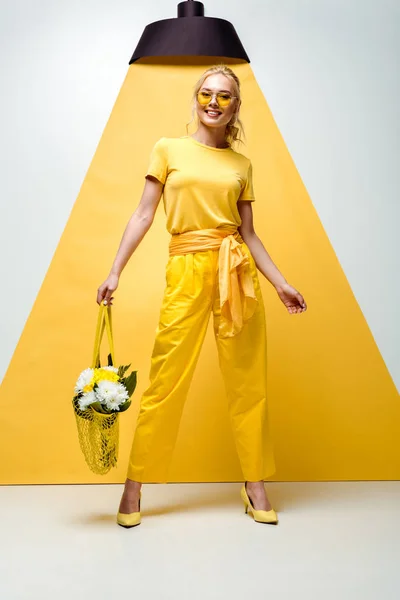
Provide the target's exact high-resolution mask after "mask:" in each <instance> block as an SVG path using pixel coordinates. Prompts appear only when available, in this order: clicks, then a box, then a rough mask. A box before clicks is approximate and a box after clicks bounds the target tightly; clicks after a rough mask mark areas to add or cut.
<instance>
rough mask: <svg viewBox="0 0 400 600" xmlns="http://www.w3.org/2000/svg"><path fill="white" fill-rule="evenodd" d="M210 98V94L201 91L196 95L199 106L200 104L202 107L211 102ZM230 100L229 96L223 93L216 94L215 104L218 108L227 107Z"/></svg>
mask: <svg viewBox="0 0 400 600" xmlns="http://www.w3.org/2000/svg"><path fill="white" fill-rule="evenodd" d="M211 98H212V96H211V94H210V92H205V91H201V92H199V93H198V94H197V100H198V102H199V104H202V105H203V106H205V105H206V104H208V103H209V102H211ZM231 100H232V97H231V96H230V94H225V93H223V92H218V93H217V102H218V104H219V106H229V104H230V102H231Z"/></svg>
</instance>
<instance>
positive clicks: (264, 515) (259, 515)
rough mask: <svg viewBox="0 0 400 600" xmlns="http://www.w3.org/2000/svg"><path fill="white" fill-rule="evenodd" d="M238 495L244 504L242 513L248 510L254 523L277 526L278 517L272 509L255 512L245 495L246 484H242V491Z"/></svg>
mask: <svg viewBox="0 0 400 600" xmlns="http://www.w3.org/2000/svg"><path fill="white" fill-rule="evenodd" d="M240 495H241V497H242V500H243V503H244V512H245V513H247V511H248V510H249V509H250V512H251V513H252V517H253V519H254V520H255V521H257V523H269V524H271V525H277V524H278V517H277V514H276V512H275V511H274V509H273V508H271V510H257V509H256V508H254V506H253V504H252V502H251V500H250V498H249V496H248V495H247V491H246V483H244V485H243V487H242V489H241V490H240Z"/></svg>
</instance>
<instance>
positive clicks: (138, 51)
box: [129, 0, 250, 64]
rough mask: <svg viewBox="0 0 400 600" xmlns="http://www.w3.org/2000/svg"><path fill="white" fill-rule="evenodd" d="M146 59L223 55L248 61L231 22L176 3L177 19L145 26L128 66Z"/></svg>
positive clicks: (189, 0)
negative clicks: (206, 15) (153, 57)
mask: <svg viewBox="0 0 400 600" xmlns="http://www.w3.org/2000/svg"><path fill="white" fill-rule="evenodd" d="M145 56H226V57H229V58H239V59H242V60H245V61H246V62H248V63H249V62H250V59H249V57H248V56H247V54H246V51H245V49H244V48H243V45H242V43H241V41H240V39H239V36H238V35H237V33H236V30H235V28H234V26H233V25H232V23H230V22H229V21H226V20H225V19H216V18H214V17H205V16H204V4H203V3H202V2H197V1H196V0H186V1H185V2H179V4H178V17H177V18H173V19H163V20H161V21H154V23H150V24H149V25H147V26H146V27H145V29H144V31H143V33H142V36H141V38H140V40H139V43H138V45H137V46H136V48H135V51H134V53H133V54H132V58H131V60H130V61H129V64H132V63H134V62H135V61H136V60H138V59H139V58H143V57H145Z"/></svg>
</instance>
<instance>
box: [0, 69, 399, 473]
mask: <svg viewBox="0 0 400 600" xmlns="http://www.w3.org/2000/svg"><path fill="white" fill-rule="evenodd" d="M220 60H221V61H224V62H226V63H232V62H233V65H232V64H231V66H232V68H233V69H234V70H235V72H236V73H237V74H238V76H239V77H240V79H241V83H242V94H243V104H242V119H243V122H244V125H245V131H246V134H247V140H248V143H247V146H246V147H240V148H238V150H239V151H241V152H243V153H244V154H247V155H248V156H249V157H251V159H252V161H253V165H254V187H255V193H256V202H255V203H254V204H253V209H254V219H255V227H256V231H257V233H258V235H259V236H260V237H261V239H262V241H263V243H264V245H265V247H266V248H267V250H268V251H269V253H270V254H271V256H272V258H273V260H274V261H275V262H276V264H277V265H278V267H279V268H280V270H281V271H282V272H283V274H284V275H285V277H286V278H287V279H288V281H289V282H290V283H292V284H293V285H294V286H295V287H297V288H298V289H299V290H300V291H301V292H302V293H303V294H304V297H305V299H306V301H307V303H308V311H307V312H306V313H304V314H302V315H289V313H287V311H286V309H285V308H284V306H283V304H282V303H281V302H280V300H279V299H278V297H277V295H276V293H275V291H274V289H273V288H272V286H271V285H270V284H269V282H268V281H267V280H266V279H265V278H264V277H263V276H262V275H261V273H260V275H259V276H260V281H261V286H262V291H263V295H264V300H265V306H266V317H267V335H268V373H269V381H268V386H269V387H268V389H269V414H270V421H271V430H272V436H273V441H274V446H275V451H276V457H275V458H276V464H277V472H276V473H275V475H274V477H273V478H271V479H272V480H276V481H278V480H283V481H285V480H294V481H295V480H315V481H316V480H337V479H342V480H348V479H398V478H399V476H400V446H399V443H398V442H399V439H400V405H399V398H398V393H397V391H396V388H395V386H394V383H393V381H392V380H391V377H390V375H389V373H388V370H387V368H386V366H385V364H384V361H383V359H382V357H381V355H380V353H379V351H378V348H377V346H376V344H375V341H374V339H373V336H372V334H371V331H370V330H369V328H368V325H367V323H366V321H365V318H364V316H363V314H362V312H361V310H360V308H359V306H358V304H357V301H356V299H355V297H354V295H353V293H352V290H351V288H350V285H349V283H348V281H347V279H346V277H345V275H344V273H343V270H342V268H341V266H340V264H339V262H338V259H337V257H336V255H335V252H334V250H333V248H332V246H331V244H330V241H329V239H328V237H327V234H326V232H325V231H324V229H323V227H322V224H321V222H320V220H319V218H318V215H317V214H316V211H315V209H314V207H313V204H312V202H311V200H310V198H309V196H308V194H307V191H306V189H305V187H304V185H303V183H302V181H301V178H300V176H299V174H298V172H297V170H296V167H295V165H294V163H293V161H292V159H291V157H290V155H289V152H288V150H287V148H286V146H285V143H284V141H283V139H282V137H281V135H280V133H279V130H278V128H277V125H276V123H275V121H274V119H273V117H272V115H271V112H270V110H269V108H268V105H267V103H266V101H265V99H264V96H263V94H262V92H261V90H260V88H259V86H258V84H257V81H256V79H255V77H254V74H253V72H252V68H251V66H250V65H249V64H247V63H243V62H239V63H238V62H237V61H230V60H227V59H224V58H212V59H210V58H207V57H201V58H199V59H195V58H190V59H186V60H185V59H179V58H176V59H174V60H173V59H168V60H156V59H146V60H144V59H142V60H141V61H139V62H137V63H135V64H133V65H131V66H130V67H129V69H128V73H127V76H126V79H125V81H124V83H123V85H122V88H121V91H120V93H119V95H118V98H117V101H116V103H115V106H114V109H113V111H112V113H111V116H110V118H109V121H108V123H107V125H106V127H105V130H104V133H103V135H102V138H101V140H100V143H99V146H98V148H97V150H96V153H95V155H94V157H93V160H92V163H91V165H90V167H89V170H88V172H87V175H86V177H85V180H84V182H83V185H82V187H81V190H80V193H79V196H78V198H77V200H76V202H75V204H74V206H73V209H72V212H71V214H70V217H69V219H68V222H67V224H66V227H65V230H64V232H63V234H62V236H61V239H60V242H59V244H58V247H57V249H56V252H55V254H54V256H53V259H52V262H51V264H50V267H49V269H48V272H47V274H46V277H45V279H44V281H43V284H42V286H41V289H40V291H39V294H38V296H37V298H36V301H35V303H34V305H33V307H32V311H31V313H30V315H29V318H28V320H27V322H26V324H25V327H24V330H23V332H22V335H21V337H20V340H19V342H18V344H17V347H16V349H15V352H14V355H13V357H12V360H11V362H10V365H9V368H8V370H7V372H6V375H5V377H4V380H3V382H2V386H1V389H0V401H1V410H0V418H1V436H0V451H1V457H2V464H1V474H0V482H1V483H4V484H11V483H90V482H107V483H110V482H122V481H124V479H125V475H126V467H127V461H128V454H129V451H130V447H131V441H132V436H133V433H134V427H135V421H136V416H137V412H138V406H139V400H140V395H141V393H142V392H143V391H144V389H145V388H146V386H147V384H148V371H149V367H150V355H151V351H152V346H153V340H154V334H155V329H156V326H157V321H158V315H159V308H160V304H161V299H162V294H163V289H164V284H165V279H164V269H165V264H166V261H167V258H168V250H167V247H168V241H169V234H168V233H167V231H166V229H165V216H164V212H163V207H162V203H160V206H159V209H158V211H157V214H156V218H155V221H154V223H153V226H152V227H151V229H150V231H149V232H148V234H147V235H146V236H145V238H144V239H143V241H142V242H141V244H140V246H139V247H138V249H137V250H136V252H135V253H134V254H133V256H132V258H131V260H130V262H129V263H128V265H127V266H126V268H125V270H124V271H123V273H122V276H121V280H120V285H119V288H118V290H117V292H116V294H115V303H114V306H113V326H114V336H115V345H116V359H117V362H118V363H120V364H128V363H129V362H131V363H132V366H133V368H135V369H137V370H138V386H137V388H136V391H135V394H134V401H133V403H132V406H131V408H130V409H129V410H128V412H126V413H124V414H122V415H121V420H120V423H121V442H120V454H119V464H118V467H117V468H115V469H112V470H111V471H110V473H109V474H108V475H107V476H105V477H102V476H96V475H94V474H92V473H91V472H90V471H89V470H88V468H87V466H86V464H85V462H84V460H83V456H82V454H81V451H80V448H79V446H78V438H77V432H76V425H75V420H74V415H73V412H72V408H71V397H72V393H73V386H74V384H75V380H76V378H77V376H78V374H79V373H80V371H81V370H83V369H84V368H86V367H88V366H89V365H90V361H91V354H92V346H93V342H94V332H95V325H96V320H97V311H98V305H97V304H96V302H95V299H96V291H97V287H98V286H99V285H100V283H101V282H102V281H103V280H104V279H105V278H106V276H107V274H108V272H109V269H110V266H111V264H112V261H113V258H114V256H115V253H116V250H117V248H118V245H119V242H120V239H121V236H122V233H123V230H124V228H125V225H126V223H127V222H128V220H129V218H130V216H131V214H132V212H133V211H134V209H135V208H136V206H137V204H138V202H139V199H140V196H141V192H142V189H143V185H144V181H145V180H144V173H145V170H146V168H147V164H148V159H149V154H150V150H151V147H152V146H153V144H154V142H155V141H156V140H157V139H158V138H159V137H161V136H167V137H168V136H171V137H174V136H181V135H186V133H187V131H186V127H185V125H186V123H187V122H188V121H189V120H190V118H191V117H190V106H189V102H190V96H191V92H192V89H193V86H194V83H195V81H196V80H197V78H198V77H199V76H200V74H201V73H202V72H203V70H204V69H205V68H207V67H208V66H209V65H210V64H214V63H216V62H218V61H220ZM194 131H195V124H194V122H193V123H192V124H191V126H190V127H189V133H193V132H194ZM326 143H327V144H329V140H326ZM54 196H55V198H56V197H57V193H56V190H55V194H54ZM343 218H345V216H343ZM103 344H104V345H103V346H102V353H103V358H104V359H105V356H106V354H107V352H108V347H107V342H106V338H104V340H103ZM218 369H219V368H218V360H217V353H216V348H215V345H214V340H213V336H212V331H211V320H210V327H209V330H208V332H207V337H206V340H205V343H204V346H203V350H202V353H201V356H200V360H199V363H198V366H197V369H196V372H195V375H194V379H193V382H192V386H191V389H190V392H189V396H188V399H187V403H186V406H185V411H184V415H183V418H182V422H181V429H180V433H179V437H178V441H177V445H176V450H175V454H174V459H173V463H172V468H171V472H170V475H171V479H170V480H171V481H187V482H188V481H238V480H241V478H242V474H241V472H240V467H239V462H238V459H237V456H236V454H235V449H234V444H233V438H232V435H231V431H230V428H229V421H228V416H227V410H226V400H225V394H224V389H223V382H222V378H221V376H220V373H219V370H218Z"/></svg>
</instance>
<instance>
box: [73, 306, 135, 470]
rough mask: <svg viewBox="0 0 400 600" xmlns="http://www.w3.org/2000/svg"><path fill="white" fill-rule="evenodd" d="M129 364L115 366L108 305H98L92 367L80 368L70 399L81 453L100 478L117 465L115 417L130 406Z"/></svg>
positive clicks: (132, 379) (132, 377)
mask: <svg viewBox="0 0 400 600" xmlns="http://www.w3.org/2000/svg"><path fill="white" fill-rule="evenodd" d="M104 328H106V330H107V336H108V342H109V346H110V353H109V354H108V364H107V366H101V364H100V345H101V339H102V337H103V333H104ZM130 366H131V365H130V364H129V365H121V366H119V367H116V366H115V358H114V341H113V334H112V322H111V306H110V305H108V306H106V305H105V304H103V303H101V304H100V310H99V315H98V320H97V329H96V337H95V343H94V351H93V360H92V366H91V367H89V368H87V369H84V370H83V371H82V372H81V373H80V375H79V377H78V379H77V381H76V383H75V387H74V396H73V399H72V404H73V409H74V414H75V417H76V424H77V428H78V437H79V443H80V447H81V450H82V452H83V455H84V457H85V460H86V463H87V464H88V466H89V468H90V469H91V470H92V471H93V472H94V473H97V474H102V475H104V474H105V473H107V472H108V471H109V470H110V468H111V467H113V466H115V465H116V464H117V460H118V447H119V421H118V415H119V413H122V412H124V411H126V410H127V409H128V408H129V406H130V405H131V396H132V394H133V392H134V390H135V388H136V382H137V378H136V376H137V371H132V372H131V373H130V375H126V372H127V371H128V369H129V367H130Z"/></svg>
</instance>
